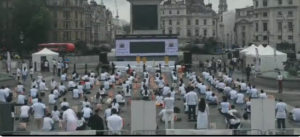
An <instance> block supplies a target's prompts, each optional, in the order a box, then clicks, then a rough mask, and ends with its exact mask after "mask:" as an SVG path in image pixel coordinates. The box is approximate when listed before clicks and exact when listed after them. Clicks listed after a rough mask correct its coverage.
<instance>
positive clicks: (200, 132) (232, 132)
mask: <svg viewBox="0 0 300 137" xmlns="http://www.w3.org/2000/svg"><path fill="white" fill-rule="evenodd" d="M132 135H263V132H262V131H261V130H258V129H236V130H232V129H207V130H194V129H174V130H172V129H169V130H137V131H134V132H133V133H132Z"/></svg>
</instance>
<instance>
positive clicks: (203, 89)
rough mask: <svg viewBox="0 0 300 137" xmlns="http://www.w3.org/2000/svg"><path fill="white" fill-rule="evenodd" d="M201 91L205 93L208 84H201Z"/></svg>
mask: <svg viewBox="0 0 300 137" xmlns="http://www.w3.org/2000/svg"><path fill="white" fill-rule="evenodd" d="M200 92H201V94H205V92H206V85H201V86H200Z"/></svg>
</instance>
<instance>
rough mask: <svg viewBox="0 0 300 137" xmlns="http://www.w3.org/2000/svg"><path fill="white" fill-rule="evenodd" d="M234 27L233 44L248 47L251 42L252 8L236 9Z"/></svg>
mask: <svg viewBox="0 0 300 137" xmlns="http://www.w3.org/2000/svg"><path fill="white" fill-rule="evenodd" d="M235 18H236V22H235V26H234V32H235V37H236V39H235V44H237V45H239V46H240V47H245V46H249V45H251V44H252V41H253V32H254V31H253V6H251V7H246V8H241V9H236V14H235Z"/></svg>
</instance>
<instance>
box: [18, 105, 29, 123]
mask: <svg viewBox="0 0 300 137" xmlns="http://www.w3.org/2000/svg"><path fill="white" fill-rule="evenodd" d="M29 110H30V107H29V106H27V105H24V106H21V108H20V121H21V122H29V114H30V111H29Z"/></svg>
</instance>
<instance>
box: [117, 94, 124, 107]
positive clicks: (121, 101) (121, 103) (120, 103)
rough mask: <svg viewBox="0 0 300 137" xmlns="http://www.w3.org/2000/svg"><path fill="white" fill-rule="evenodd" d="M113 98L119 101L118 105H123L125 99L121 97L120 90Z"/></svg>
mask: <svg viewBox="0 0 300 137" xmlns="http://www.w3.org/2000/svg"><path fill="white" fill-rule="evenodd" d="M115 99H116V101H117V102H118V103H119V105H125V99H124V98H123V96H122V94H121V92H120V91H118V94H117V95H116V96H115Z"/></svg>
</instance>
